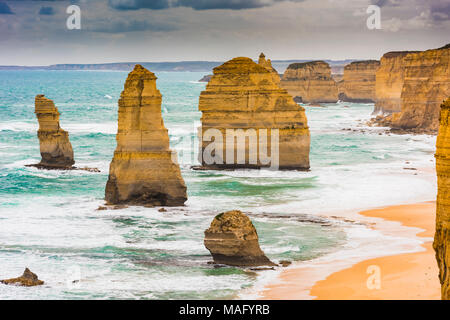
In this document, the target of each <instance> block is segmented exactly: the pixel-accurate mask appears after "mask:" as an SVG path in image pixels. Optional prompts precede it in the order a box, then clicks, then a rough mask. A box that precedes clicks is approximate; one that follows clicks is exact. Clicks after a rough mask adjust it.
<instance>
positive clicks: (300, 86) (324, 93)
mask: <svg viewBox="0 0 450 320" xmlns="http://www.w3.org/2000/svg"><path fill="white" fill-rule="evenodd" d="M280 85H281V87H282V88H284V89H286V90H287V91H288V92H289V94H290V95H292V96H293V97H294V98H295V99H296V101H298V102H305V103H321V102H324V103H326V102H330V103H334V102H336V101H337V100H338V88H337V85H336V82H335V81H334V80H333V78H332V77H331V68H330V66H329V65H328V63H326V62H324V61H311V62H304V63H292V64H290V65H289V66H288V68H287V69H286V71H285V72H284V74H283V78H282V79H281V83H280Z"/></svg>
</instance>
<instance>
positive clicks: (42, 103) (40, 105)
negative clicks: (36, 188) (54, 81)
mask: <svg viewBox="0 0 450 320" xmlns="http://www.w3.org/2000/svg"><path fill="white" fill-rule="evenodd" d="M35 113H36V117H37V119H38V122H39V130H38V133H37V136H38V138H39V145H40V150H41V157H42V160H41V162H40V163H38V164H36V165H33V166H35V167H38V168H45V169H68V168H72V166H73V164H74V163H75V161H74V159H73V150H72V145H71V143H70V141H69V134H68V133H67V131H64V130H63V129H61V127H60V126H59V112H58V109H57V108H56V107H55V104H54V103H53V101H52V100H50V99H47V98H46V97H45V96H44V95H43V94H39V95H37V96H36V98H35Z"/></svg>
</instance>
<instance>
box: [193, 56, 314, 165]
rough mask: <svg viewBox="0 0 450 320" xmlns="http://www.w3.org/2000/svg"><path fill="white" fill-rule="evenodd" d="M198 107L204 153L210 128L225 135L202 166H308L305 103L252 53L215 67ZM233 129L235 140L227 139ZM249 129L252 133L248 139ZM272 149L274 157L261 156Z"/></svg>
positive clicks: (208, 144) (207, 145) (202, 150)
mask: <svg viewBox="0 0 450 320" xmlns="http://www.w3.org/2000/svg"><path fill="white" fill-rule="evenodd" d="M199 110H200V111H202V117H201V123H202V126H201V132H200V135H201V136H200V137H199V138H200V148H201V150H200V151H201V155H204V154H205V152H206V151H208V149H209V148H211V145H212V142H210V141H208V140H211V139H207V137H208V136H209V133H211V132H213V133H214V132H215V133H216V135H217V133H218V134H219V137H216V138H217V139H219V138H220V140H221V143H217V140H215V141H214V142H216V144H215V146H216V149H215V150H214V161H208V159H206V158H205V157H202V159H201V163H202V166H203V168H209V169H235V168H261V167H272V168H275V167H276V169H288V170H307V169H309V146H310V135H309V128H308V124H307V119H306V115H305V110H304V108H302V107H301V106H299V105H298V104H296V103H295V102H294V100H293V98H292V96H290V95H289V94H288V93H287V91H286V90H285V89H283V88H281V87H279V86H278V84H277V83H276V80H274V75H273V72H271V71H269V70H267V69H266V68H265V67H262V66H260V65H258V64H257V63H255V62H254V61H253V60H252V59H250V58H245V57H239V58H234V59H232V60H230V61H228V62H225V63H224V64H222V65H221V66H218V67H216V68H214V75H213V77H212V78H211V80H210V81H209V83H208V85H207V86H206V90H204V91H203V92H202V93H201V94H200V99H199ZM230 132H232V133H233V134H236V135H237V137H236V138H237V139H236V143H235V140H234V138H232V139H230V140H228V137H229V135H230ZM252 133H253V134H254V136H253V138H254V139H252ZM246 135H249V136H250V137H247V138H248V139H247V142H245V141H246V137H245V136H246ZM241 138H243V139H244V140H241ZM227 140H228V141H227ZM240 141H241V142H243V143H240ZM262 141H263V142H266V144H264V143H262ZM229 152H230V153H231V156H230V157H228V154H229ZM269 154H270V158H271V161H270V163H269V162H268V161H265V160H264V161H263V159H265V158H267V157H266V155H269ZM238 155H241V156H245V159H243V160H245V161H239V159H238V158H239V156H238ZM275 162H278V165H274V163H275Z"/></svg>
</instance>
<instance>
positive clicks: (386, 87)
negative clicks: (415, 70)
mask: <svg viewBox="0 0 450 320" xmlns="http://www.w3.org/2000/svg"><path fill="white" fill-rule="evenodd" d="M414 52H419V51H393V52H388V53H385V54H384V55H383V56H382V57H381V59H380V67H379V68H378V70H377V72H376V76H375V77H376V81H375V96H376V100H375V109H374V111H373V113H374V114H379V113H381V114H391V113H393V112H400V110H401V107H402V100H401V95H402V89H403V82H404V79H405V58H406V56H407V55H408V54H409V53H414Z"/></svg>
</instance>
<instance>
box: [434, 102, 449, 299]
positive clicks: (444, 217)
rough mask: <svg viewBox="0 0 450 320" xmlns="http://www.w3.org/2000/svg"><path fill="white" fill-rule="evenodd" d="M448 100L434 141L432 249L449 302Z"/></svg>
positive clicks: (443, 294) (444, 105)
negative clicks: (434, 197)
mask: <svg viewBox="0 0 450 320" xmlns="http://www.w3.org/2000/svg"><path fill="white" fill-rule="evenodd" d="M449 122H450V98H448V99H447V100H446V101H445V102H444V103H443V104H442V106H441V116H440V127H439V134H438V137H437V141H436V172H437V177H438V195H437V212H436V234H435V237H434V244H433V247H434V249H435V251H436V259H437V262H438V266H439V278H440V281H441V285H442V291H441V293H442V299H445V300H450V124H449Z"/></svg>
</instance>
